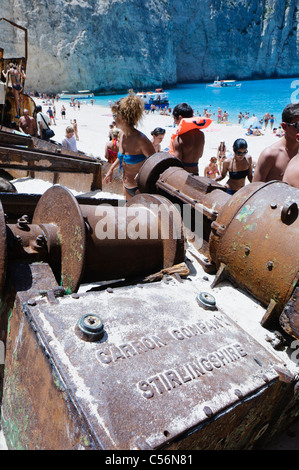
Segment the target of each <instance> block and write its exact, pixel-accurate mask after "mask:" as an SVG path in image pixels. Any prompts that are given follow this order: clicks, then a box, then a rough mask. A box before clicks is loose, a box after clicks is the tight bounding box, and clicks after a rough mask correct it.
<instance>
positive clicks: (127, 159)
mask: <svg viewBox="0 0 299 470" xmlns="http://www.w3.org/2000/svg"><path fill="white" fill-rule="evenodd" d="M117 158H118V159H119V171H120V170H121V167H122V166H123V163H127V164H128V165H134V164H135V163H140V162H143V160H145V159H146V156H145V155H143V153H139V154H137V155H126V154H123V153H120V152H118V153H117Z"/></svg>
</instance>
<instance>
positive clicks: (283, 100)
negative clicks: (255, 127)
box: [95, 78, 299, 124]
mask: <svg viewBox="0 0 299 470" xmlns="http://www.w3.org/2000/svg"><path fill="white" fill-rule="evenodd" d="M237 83H241V84H242V85H241V87H240V88H222V89H217V88H210V87H207V86H206V84H204V83H188V84H187V83H186V84H179V85H177V86H176V87H175V88H170V89H167V90H165V91H167V92H168V93H169V106H170V108H172V109H173V108H174V106H175V105H176V104H178V103H181V102H183V101H184V102H186V103H189V104H190V105H191V106H192V107H193V109H194V110H195V112H196V113H197V112H198V113H199V114H202V112H203V110H204V108H207V109H208V110H211V112H212V113H215V115H214V116H212V118H213V119H217V110H218V107H220V108H221V109H222V111H227V112H228V114H229V116H228V120H229V121H230V122H232V123H237V122H238V114H239V112H240V111H241V112H242V113H243V114H244V113H245V112H248V113H249V114H250V116H252V114H255V115H256V116H257V117H258V118H259V119H261V118H262V117H263V116H264V115H265V113H266V112H269V113H270V114H274V116H275V118H276V119H277V123H276V124H278V123H279V122H280V121H281V113H282V110H283V108H284V107H285V106H286V105H287V104H289V103H293V102H298V101H299V78H298V79H296V78H282V79H271V80H270V79H268V80H248V81H239V82H237ZM135 91H136V92H137V91H144V90H135ZM147 91H152V90H147ZM123 96H125V94H122V95H102V96H96V97H95V104H99V105H102V106H108V105H109V100H111V101H112V102H113V101H116V100H117V99H119V98H121V97H123Z"/></svg>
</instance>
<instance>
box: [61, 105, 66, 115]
mask: <svg viewBox="0 0 299 470" xmlns="http://www.w3.org/2000/svg"><path fill="white" fill-rule="evenodd" d="M65 116H66V109H65V106H64V104H63V105H62V106H61V119H65Z"/></svg>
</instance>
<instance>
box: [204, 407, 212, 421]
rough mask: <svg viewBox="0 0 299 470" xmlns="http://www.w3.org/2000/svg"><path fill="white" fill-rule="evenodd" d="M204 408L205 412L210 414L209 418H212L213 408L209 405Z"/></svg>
mask: <svg viewBox="0 0 299 470" xmlns="http://www.w3.org/2000/svg"><path fill="white" fill-rule="evenodd" d="M203 410H204V412H205V414H206V415H207V416H208V418H211V416H213V411H212V410H211V408H210V407H209V406H205V407H204V409H203Z"/></svg>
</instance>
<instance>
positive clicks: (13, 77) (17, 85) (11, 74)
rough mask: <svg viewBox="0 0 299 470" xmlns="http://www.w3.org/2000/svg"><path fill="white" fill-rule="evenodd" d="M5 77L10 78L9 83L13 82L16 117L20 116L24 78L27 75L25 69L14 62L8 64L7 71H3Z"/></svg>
mask: <svg viewBox="0 0 299 470" xmlns="http://www.w3.org/2000/svg"><path fill="white" fill-rule="evenodd" d="M3 75H4V77H5V78H7V77H8V78H7V79H8V85H9V83H11V86H12V93H13V96H14V100H15V107H16V116H15V117H16V118H19V117H20V93H21V92H22V91H23V85H22V81H21V80H22V78H23V79H25V78H26V76H25V74H24V72H23V71H20V69H19V68H18V66H17V65H16V64H14V63H12V62H10V63H9V64H8V68H7V72H6V73H5V72H3Z"/></svg>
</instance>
